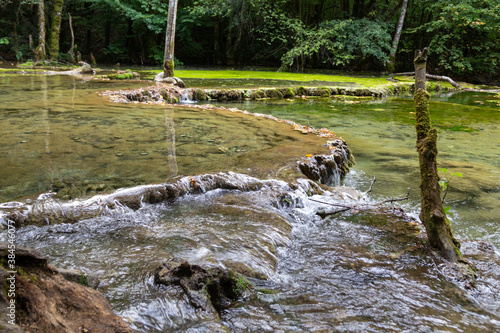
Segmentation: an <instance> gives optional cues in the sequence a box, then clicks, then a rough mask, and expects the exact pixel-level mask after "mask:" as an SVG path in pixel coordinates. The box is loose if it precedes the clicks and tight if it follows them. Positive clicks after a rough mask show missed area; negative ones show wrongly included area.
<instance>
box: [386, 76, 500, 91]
mask: <svg viewBox="0 0 500 333" xmlns="http://www.w3.org/2000/svg"><path fill="white" fill-rule="evenodd" d="M401 75H407V76H410V75H412V76H413V75H415V72H404V73H394V74H391V76H390V77H388V78H387V80H389V81H392V82H397V81H398V80H396V79H395V78H394V77H395V76H401ZM425 77H426V78H429V79H433V80H438V81H448V82H449V83H450V84H451V85H452V86H453V87H455V88H458V89H462V90H465V91H477V92H500V89H471V88H465V87H464V86H462V85H460V84H458V83H457V82H455V81H454V80H453V79H452V78H450V77H449V76H444V75H433V74H425Z"/></svg>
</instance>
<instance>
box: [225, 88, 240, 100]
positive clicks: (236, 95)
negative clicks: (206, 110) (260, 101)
mask: <svg viewBox="0 0 500 333" xmlns="http://www.w3.org/2000/svg"><path fill="white" fill-rule="evenodd" d="M243 95H244V94H243V90H239V89H231V90H228V91H227V93H226V98H227V100H229V101H240V100H242V99H243Z"/></svg>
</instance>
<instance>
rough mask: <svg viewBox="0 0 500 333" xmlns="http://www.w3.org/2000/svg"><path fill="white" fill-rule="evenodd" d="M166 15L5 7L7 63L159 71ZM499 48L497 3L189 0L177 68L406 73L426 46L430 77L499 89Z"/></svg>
mask: <svg viewBox="0 0 500 333" xmlns="http://www.w3.org/2000/svg"><path fill="white" fill-rule="evenodd" d="M167 12H168V1H167V0H121V1H118V0H1V1H0V14H1V15H0V60H3V61H9V62H14V61H18V62H25V61H28V60H40V59H48V60H52V61H55V60H59V61H63V62H64V61H69V62H71V61H74V60H75V59H76V58H77V55H78V54H80V55H81V58H82V59H83V60H86V61H88V62H91V61H94V59H95V61H96V62H97V63H99V64H110V65H115V64H116V63H122V64H131V65H139V66H158V65H161V64H162V62H163V50H164V39H165V27H166V23H167ZM398 23H399V24H398ZM398 26H402V29H401V30H400V31H398V30H399V29H397V28H398ZM398 32H399V33H398ZM42 36H45V37H44V40H43V41H42V42H41V38H42ZM499 40H500V5H499V2H498V0H451V1H450V0H419V1H415V0H336V1H328V0H275V1H264V0H210V1H198V0H183V1H179V4H178V9H177V30H176V43H175V45H176V47H175V58H176V67H179V66H183V65H184V66H197V67H212V66H230V67H234V66H262V67H270V68H280V69H281V70H286V71H298V72H303V71H307V70H311V69H326V70H345V71H377V72H394V71H396V72H401V71H408V70H409V69H412V68H413V57H414V51H415V50H417V49H421V48H423V47H429V50H430V51H429V55H430V56H429V63H428V69H429V73H432V74H439V75H450V76H453V77H454V78H460V79H463V80H467V81H470V82H475V83H490V84H491V83H492V84H495V83H498V77H499V75H498V74H499V71H500V63H499V59H500V44H499ZM93 58H94V59H93Z"/></svg>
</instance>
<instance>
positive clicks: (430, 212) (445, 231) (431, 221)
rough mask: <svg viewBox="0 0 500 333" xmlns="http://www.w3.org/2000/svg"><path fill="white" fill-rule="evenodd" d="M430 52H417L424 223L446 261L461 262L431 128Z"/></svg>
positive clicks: (431, 240) (416, 85) (430, 241)
mask: <svg viewBox="0 0 500 333" xmlns="http://www.w3.org/2000/svg"><path fill="white" fill-rule="evenodd" d="M427 53H428V49H427V48H424V49H423V50H422V51H417V52H415V60H414V63H415V96H414V100H415V113H416V119H417V123H416V130H417V151H418V155H419V164H420V200H421V207H420V220H421V221H422V223H423V225H424V227H425V229H426V231H427V237H428V239H429V243H430V246H431V248H433V249H435V250H437V251H438V252H439V253H440V254H441V255H442V256H443V257H444V258H445V259H447V260H449V261H457V259H459V258H461V257H462V254H461V253H460V243H459V242H458V241H457V240H456V239H455V237H454V236H453V232H452V230H451V225H450V221H449V220H448V218H447V217H446V213H445V212H444V209H443V203H442V201H441V190H440V187H439V176H438V173H437V153H438V150H437V130H436V129H433V128H432V126H431V118H430V113H429V98H430V95H429V93H428V92H427V91H426V90H425V81H426V77H425V74H426V73H425V72H426V65H427Z"/></svg>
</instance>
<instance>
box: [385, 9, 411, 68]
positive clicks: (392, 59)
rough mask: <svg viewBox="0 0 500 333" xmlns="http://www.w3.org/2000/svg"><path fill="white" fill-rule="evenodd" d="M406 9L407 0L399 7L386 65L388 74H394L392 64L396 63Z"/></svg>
mask: <svg viewBox="0 0 500 333" xmlns="http://www.w3.org/2000/svg"><path fill="white" fill-rule="evenodd" d="M406 8H408V0H404V1H403V5H402V6H401V14H400V15H399V21H398V26H397V28H396V33H395V34H394V38H393V40H392V50H391V53H390V54H389V62H388V63H387V71H388V72H389V73H394V64H395V62H396V52H397V51H398V44H399V39H400V38H401V32H402V31H403V23H404V22H405V16H406Z"/></svg>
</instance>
